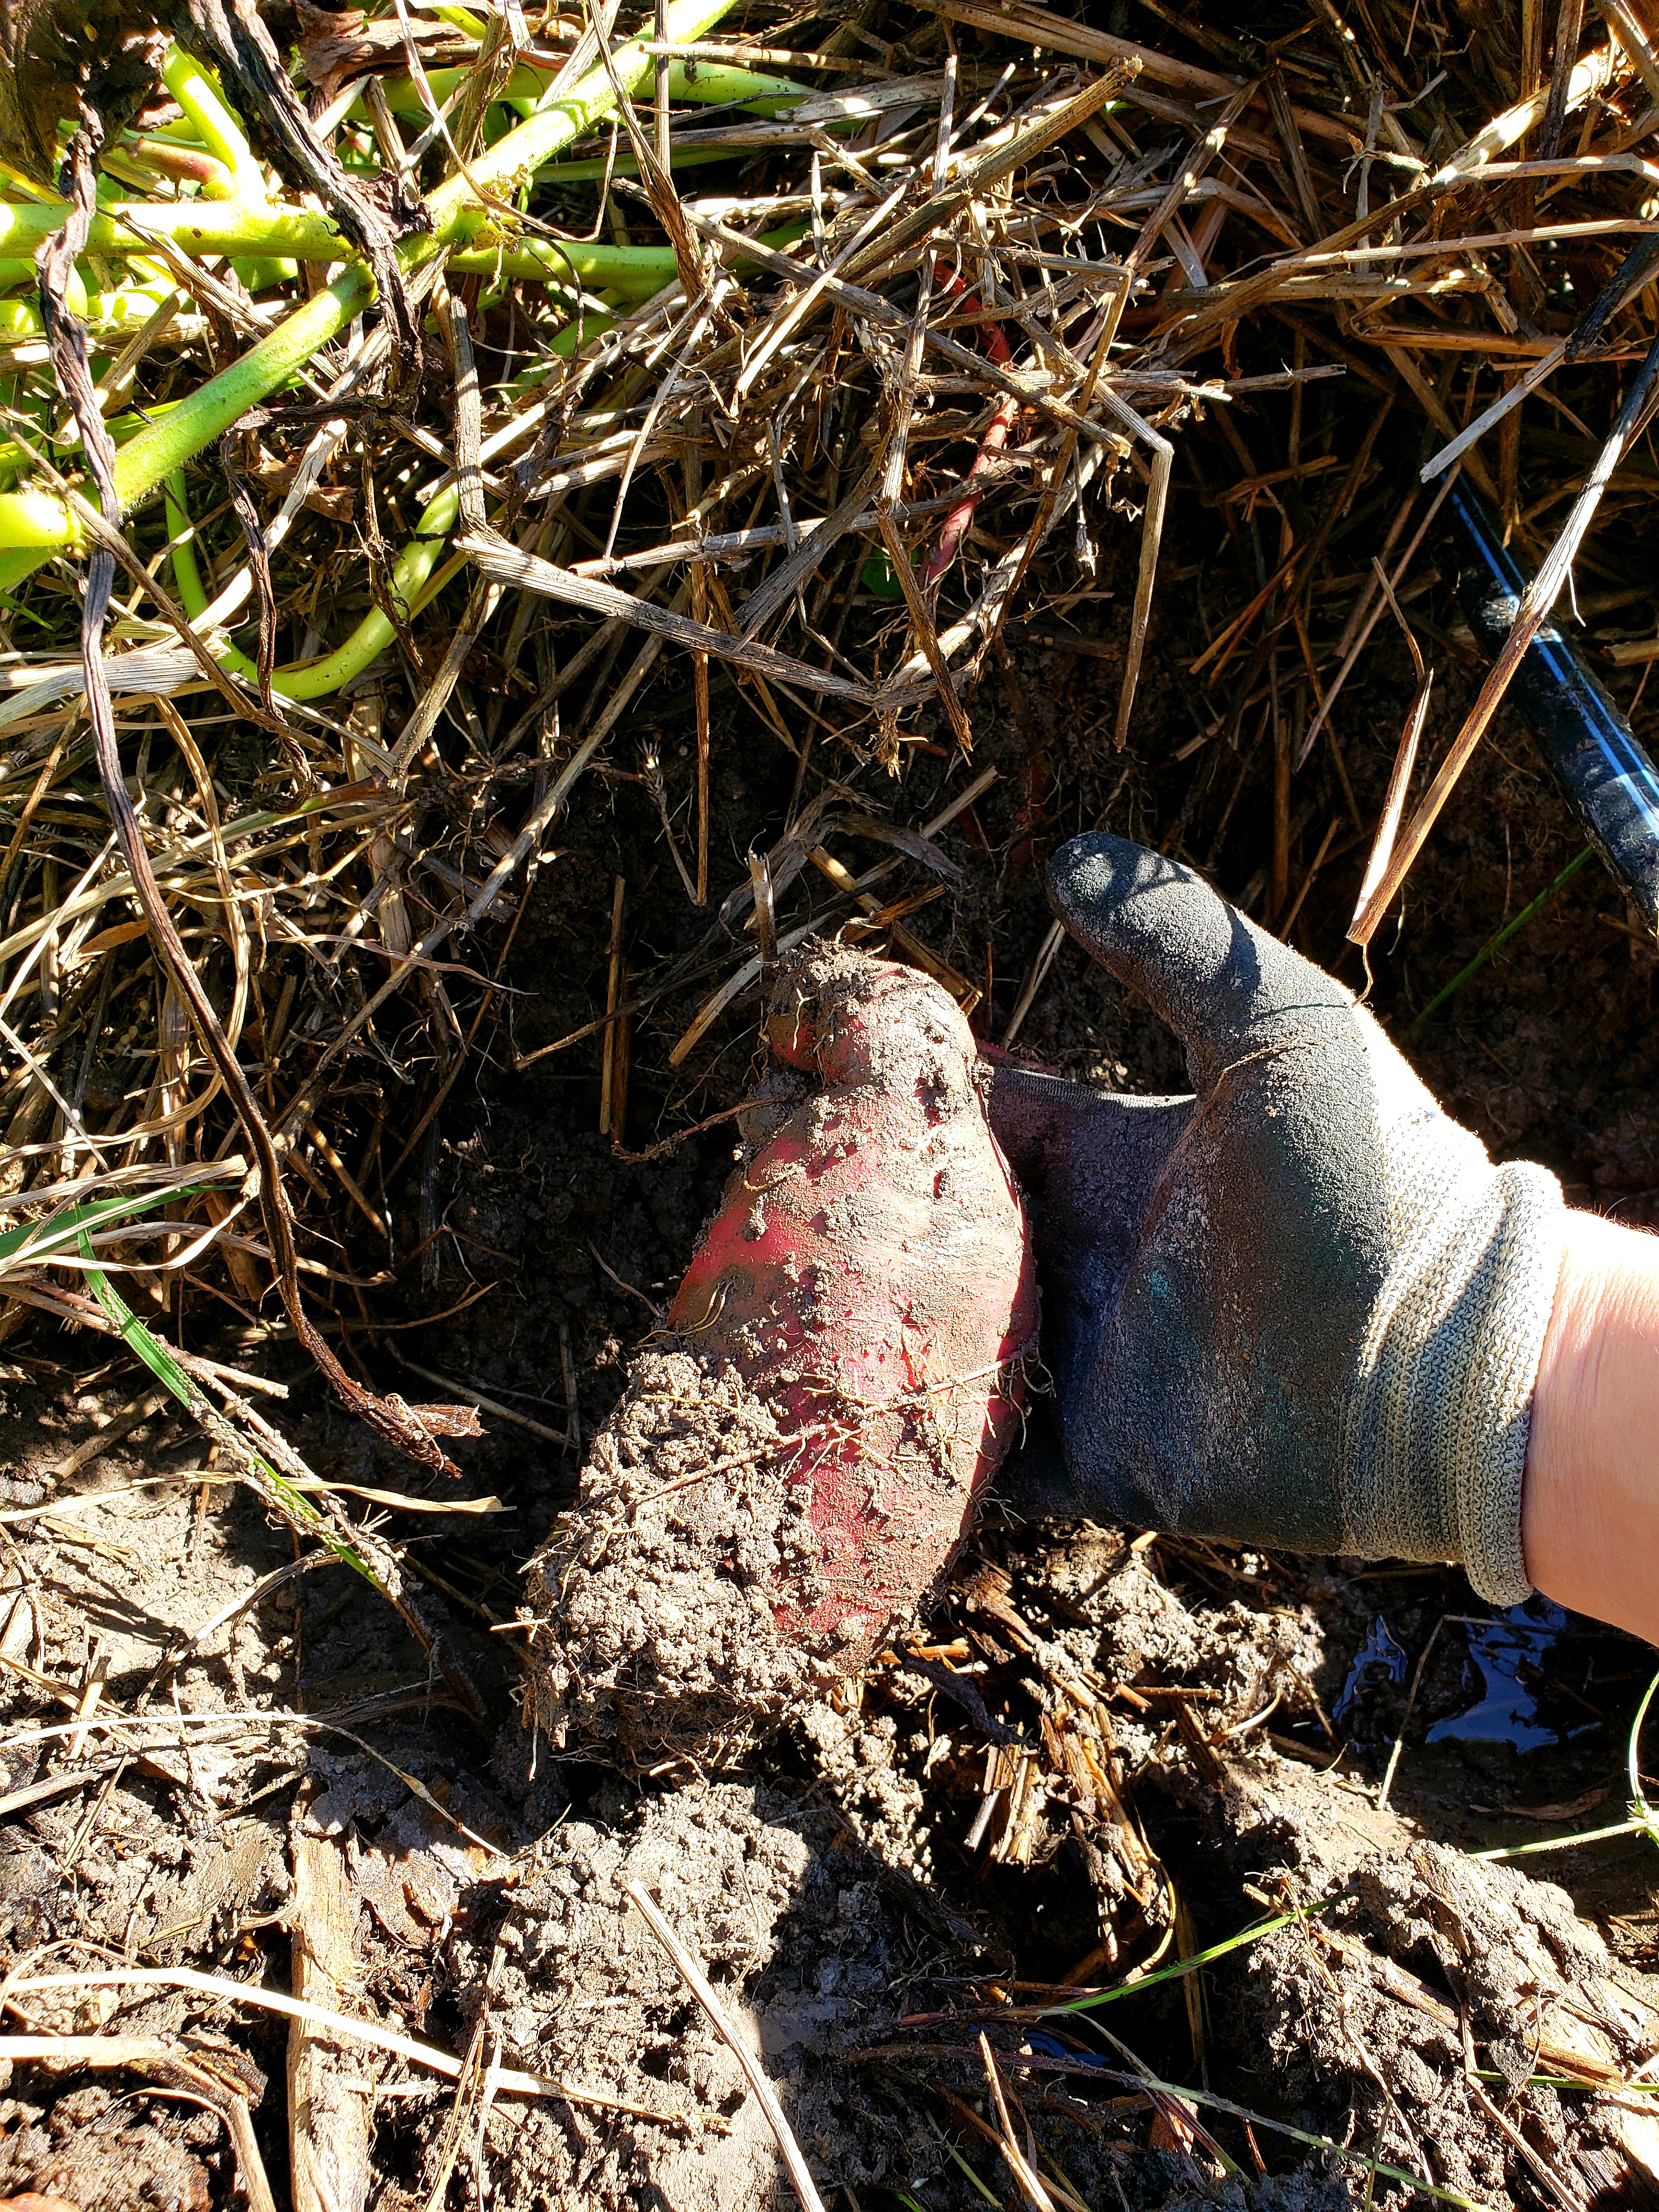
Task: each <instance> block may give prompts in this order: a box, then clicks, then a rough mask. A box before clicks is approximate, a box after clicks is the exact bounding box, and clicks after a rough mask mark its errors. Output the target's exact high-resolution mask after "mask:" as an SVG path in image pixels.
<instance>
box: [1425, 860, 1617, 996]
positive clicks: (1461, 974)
mask: <svg viewBox="0 0 1659 2212" xmlns="http://www.w3.org/2000/svg"><path fill="white" fill-rule="evenodd" d="M1594 851H1595V846H1594V845H1586V846H1585V848H1584V849H1583V852H1582V853H1580V854H1578V855H1577V858H1576V859H1574V860H1569V861H1568V863H1567V865H1566V866H1565V868H1563V869H1562V871H1561V872H1560V874H1559V876H1558V877H1557V878H1556V879H1555V881H1554V882H1553V884H1547V885H1546V886H1545V888H1544V889H1543V890H1541V891H1540V892H1539V894H1538V896H1537V897H1536V898H1535V899H1534V900H1533V902H1532V903H1531V905H1530V906H1523V907H1522V909H1521V911H1520V913H1519V914H1517V915H1516V917H1515V919H1514V921H1506V922H1505V923H1504V927H1502V929H1500V930H1499V931H1498V934H1497V935H1496V936H1495V937H1491V938H1488V939H1487V940H1486V943H1485V944H1484V945H1482V946H1481V948H1480V951H1478V952H1477V953H1476V954H1475V956H1474V959H1473V960H1471V961H1470V963H1469V964H1468V967H1467V968H1460V969H1458V971H1457V973H1456V975H1454V976H1453V977H1452V979H1451V981H1450V982H1449V983H1448V984H1447V985H1446V986H1445V987H1444V988H1443V989H1442V990H1438V991H1437V992H1436V993H1435V994H1434V996H1433V998H1431V1000H1429V1003H1428V1005H1427V1006H1425V1007H1424V1009H1423V1011H1422V1012H1421V1013H1420V1014H1419V1015H1418V1016H1417V1017H1416V1018H1415V1019H1414V1020H1413V1022H1412V1023H1411V1024H1410V1027H1409V1028H1408V1029H1407V1032H1406V1034H1407V1036H1410V1035H1411V1032H1412V1030H1415V1029H1420V1028H1421V1027H1422V1025H1423V1024H1424V1023H1425V1021H1427V1019H1428V1018H1429V1016H1430V1015H1431V1013H1433V1012H1435V1010H1436V1009H1437V1007H1440V1006H1444V1005H1445V1003H1446V1001H1447V1000H1448V999H1449V998H1450V997H1451V996H1452V994H1453V993H1454V992H1456V991H1461V990H1462V987H1463V986H1464V984H1465V983H1467V982H1468V980H1469V978H1470V976H1471V975H1475V974H1476V973H1478V971H1479V970H1480V969H1482V968H1484V967H1485V966H1486V963H1487V961H1488V960H1490V959H1491V958H1492V955H1493V953H1494V952H1501V951H1503V949H1504V946H1505V945H1507V944H1508V943H1509V941H1510V938H1512V937H1513V936H1514V935H1515V934H1516V932H1517V931H1519V930H1522V929H1524V928H1525V927H1526V926H1527V924H1528V922H1529V921H1531V920H1532V918H1533V916H1534V915H1535V914H1537V913H1538V912H1539V911H1540V909H1541V908H1544V907H1547V905H1548V904H1549V902H1550V901H1551V900H1552V899H1553V897H1554V896H1555V894H1556V893H1557V891H1559V890H1560V888H1561V886H1562V884H1565V882H1566V880H1567V878H1569V877H1570V876H1576V875H1577V872H1578V871H1579V869H1580V868H1582V867H1583V865H1584V863H1585V861H1586V860H1589V856H1590V854H1592V853H1593V852H1594Z"/></svg>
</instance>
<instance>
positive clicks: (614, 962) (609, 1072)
mask: <svg viewBox="0 0 1659 2212" xmlns="http://www.w3.org/2000/svg"><path fill="white" fill-rule="evenodd" d="M627 890H628V886H627V884H625V883H624V881H623V878H622V877H620V876H618V877H617V878H616V879H615V881H614V882H613V883H612V884H611V964H610V967H609V969H608V970H607V972H606V975H605V1014H606V1017H607V1019H606V1022H605V1056H604V1060H603V1062H602V1064H601V1066H600V1070H599V1133H600V1135H601V1136H608V1135H609V1134H610V1133H611V1087H612V1085H613V1084H614V1082H615V1080H616V1071H617V1032H618V1030H619V1028H620V1024H618V1022H617V1007H618V1006H621V1004H622V999H623V991H622V964H623V960H622V942H623V938H622V925H623V898H624V897H625V896H626V895H627Z"/></svg>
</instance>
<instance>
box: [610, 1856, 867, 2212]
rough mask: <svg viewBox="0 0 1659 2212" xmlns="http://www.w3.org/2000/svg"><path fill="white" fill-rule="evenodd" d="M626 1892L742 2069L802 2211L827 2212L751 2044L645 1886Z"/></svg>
mask: <svg viewBox="0 0 1659 2212" xmlns="http://www.w3.org/2000/svg"><path fill="white" fill-rule="evenodd" d="M623 1893H624V1895H625V1896H626V1897H627V1899H628V1901H629V1904H630V1905H632V1906H633V1907H634V1910H635V1911H636V1912H637V1913H638V1914H639V1916H640V1917H641V1920H643V1921H644V1923H645V1924H646V1926H647V1928H648V1929H650V1930H651V1933H652V1934H653V1936H655V1938H656V1940H657V1941H658V1942H659V1943H660V1944H661V1946H662V1948H663V1949H664V1950H665V1952H666V1953H667V1954H668V1956H669V1958H670V1959H671V1960H672V1961H673V1965H674V1969H675V1972H677V1973H678V1975H679V1977H680V1979H681V1980H682V1981H683V1982H684V1984H685V1986H686V1987H687V1989H689V1990H690V1992H691V1994H692V1996H694V1997H696V2001H697V2002H698V2003H699V2004H700V2005H701V2006H702V2009H703V2011H704V2013H705V2014H706V2015H707V2016H708V2021H709V2022H710V2024H711V2026H712V2027H714V2030H715V2032H716V2033H717V2034H718V2035H719V2036H720V2039H721V2040H722V2041H723V2042H724V2043H725V2044H726V2047H727V2049H728V2050H729V2051H731V2053H732V2057H734V2058H735V2059H736V2060H737V2062H738V2065H739V2066H740V2067H741V2068H742V2069H743V2072H744V2079H745V2080H746V2081H747V2082H748V2084H749V2086H750V2088H751V2089H752V2090H753V2091H754V2093H755V2097H756V2100H757V2103H758V2104H759V2106H760V2108H761V2110H762V2112H763V2113H764V2114H765V2115H766V2124H767V2125H768V2127H769V2128H770V2129H771V2130H772V2133H773V2136H775V2139H776V2142H777V2146H778V2154H779V2156H780V2157H781V2159H782V2160H783V2163H784V2167H785V2170H786V2172H787V2173H788V2176H789V2179H790V2182H791V2184H792V2185H793V2189H794V2191H795V2194H796V2196H797V2197H799V2199H800V2202H801V2207H802V2212H824V2203H823V2197H820V2196H819V2194H818V2190H817V2183H816V2182H815V2181H814V2180H813V2179H812V2172H811V2167H810V2166H808V2165H807V2163H806V2160H805V2159H804V2158H803V2157H802V2156H801V2154H800V2145H799V2143H798V2142H796V2141H795V2136H794V2130H793V2129H792V2128H791V2126H790V2124H789V2123H788V2121H787V2119H786V2118H785V2117H784V2112H783V2107H782V2106H781V2105H780V2104H779V2102H778V2099H777V2092H776V2091H775V2089H774V2088H773V2087H772V2084H771V2083H770V2082H769V2081H768V2080H767V2078H766V2075H765V2073H764V2071H763V2069H762V2067H761V2063H760V2061H759V2060H758V2059H757V2057H756V2056H755V2054H754V2052H753V2051H751V2050H750V2047H749V2045H748V2044H747V2042H746V2041H745V2040H744V2038H743V2037H742V2036H741V2035H739V2034H738V2031H737V2029H736V2028H735V2027H732V2023H731V2021H729V2020H728V2019H727V2018H726V2013H725V2011H724V2009H723V2008H722V2007H721V2004H720V1999H719V1998H718V1997H717V1996H715V1995H714V1990H713V1988H712V1987H711V1986H710V1984H709V1980H708V1976H707V1975H706V1974H705V1973H704V1972H703V1971H702V1967H701V1966H698V1964H697V1962H696V1960H695V1959H694V1958H693V1957H692V1956H691V1954H690V1952H689V1951H688V1950H687V1949H686V1948H685V1946H684V1943H682V1942H681V1941H680V1939H679V1937H678V1936H677V1935H676V1934H675V1933H674V1931H673V1929H671V1927H670V1926H669V1924H668V1923H667V1921H666V1920H665V1919H664V1917H663V1916H662V1914H661V1912H660V1911H659V1910H658V1908H657V1905H656V1904H655V1902H654V1901H653V1899H652V1897H651V1896H650V1894H649V1893H648V1892H647V1890H646V1888H645V1886H644V1884H643V1883H642V1882H640V1881H635V1880H633V1879H630V1880H629V1881H626V1882H624V1883H623Z"/></svg>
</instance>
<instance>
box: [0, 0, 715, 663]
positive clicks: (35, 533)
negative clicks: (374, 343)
mask: <svg viewBox="0 0 1659 2212" xmlns="http://www.w3.org/2000/svg"><path fill="white" fill-rule="evenodd" d="M731 6H732V0H673V4H671V6H670V7H669V9H668V21H667V24H666V32H667V41H668V43H670V44H671V45H675V46H683V45H687V44H689V43H690V41H691V40H695V39H697V38H700V37H701V36H702V33H704V32H705V31H707V30H708V29H709V28H710V27H712V26H713V25H714V24H715V23H717V22H718V21H720V17H721V16H722V15H725V14H726V12H727V10H728V9H730V7H731ZM613 59H614V63H615V67H616V73H617V78H618V80H619V81H620V82H622V83H623V85H625V86H628V87H629V88H635V87H640V86H642V85H643V84H644V83H645V82H646V80H647V76H651V75H652V74H653V69H654V64H653V61H652V58H651V57H650V55H649V54H648V53H647V52H646V50H645V48H644V46H642V45H641V42H640V41H639V40H629V41H628V42H627V44H625V45H624V46H620V47H618V48H617V52H616V54H615V56H614V57H613ZM615 105H616V93H615V90H614V89H613V87H612V83H611V77H610V76H609V75H608V73H607V72H606V71H605V70H604V69H603V68H596V69H592V70H589V71H588V72H587V73H586V76H583V77H582V78H581V80H580V82H578V83H577V84H576V85H575V86H574V87H573V88H572V89H571V91H570V92H569V94H568V95H567V96H566V97H565V98H564V99H563V100H559V101H557V102H556V103H554V104H550V105H549V106H546V107H544V108H542V109H540V110H539V111H538V112H537V113H536V114H534V115H532V117H531V118H529V120H528V121H527V122H525V123H521V124H520V125H519V126H518V128H517V129H516V130H513V131H508V132H507V136H506V137H504V138H501V139H500V140H498V141H497V143H495V145H494V146H491V147H489V148H488V149H486V150H485V151H484V152H483V153H482V154H481V155H479V156H478V158H477V161H475V162H474V163H473V164H472V167H471V174H470V176H455V177H452V178H449V179H447V180H446V181H445V182H444V183H443V184H441V185H439V186H438V187H437V189H436V190H435V191H433V192H431V193H429V194H428V197H427V200H426V203H425V204H426V209H427V213H428V216H430V217H431V220H432V228H431V230H430V231H428V232H421V233H417V234H414V235H412V236H410V237H408V238H405V239H404V240H403V242H402V243H401V244H400V245H399V246H398V260H399V262H400V263H401V264H402V265H403V267H404V270H406V271H409V272H410V273H413V271H415V270H417V269H420V268H422V266H424V264H426V263H427V262H428V261H430V260H431V259H432V258H434V257H435V255H438V254H441V253H442V252H444V251H445V249H446V248H447V247H450V246H459V245H478V246H482V245H483V243H484V242H485V237H486V235H487V234H489V233H490V232H491V231H492V230H493V229H495V227H496V225H497V223H498V218H497V216H495V212H494V210H492V209H490V208H489V207H485V206H481V205H479V204H477V201H476V200H475V199H474V197H473V193H474V190H475V187H476V189H477V191H479V192H482V193H483V194H486V195H488V196H489V197H490V198H491V199H492V200H495V201H498V202H504V203H506V204H507V206H508V207H511V206H513V204H515V203H516V201H517V198H518V196H519V194H520V192H522V191H525V190H526V189H527V187H528V186H529V185H530V184H531V183H532V181H533V179H534V178H535V175H536V173H537V171H538V169H540V168H541V167H543V166H544V163H546V162H547V161H550V160H551V159H552V157H553V155H556V154H557V153H559V152H561V151H562V149H564V148H565V147H567V146H568V145H569V144H570V143H572V142H573V140H574V139H576V138H579V137H583V136H585V135H586V133H587V132H588V131H591V130H592V128H593V127H594V125H596V124H597V123H598V122H599V120H600V119H601V118H603V117H605V115H607V114H609V113H610V112H611V109H612V108H613V107H614V106H615ZM9 212H10V213H12V214H15V215H19V216H21V215H26V214H28V213H30V212H32V211H31V210H24V209H13V210H9ZM248 214H249V219H250V221H251V220H252V210H249V211H248ZM0 242H4V241H3V240H0ZM503 242H506V240H504V241H503ZM238 250H239V251H241V250H247V251H252V250H253V248H252V244H251V243H250V245H249V246H247V247H246V248H239V249H238ZM265 250H266V251H270V252H293V251H294V249H293V247H292V246H276V245H275V244H274V243H271V242H270V241H267V242H266V246H265ZM373 296H374V283H373V280H372V279H371V278H370V276H369V274H368V270H367V269H366V268H364V267H363V265H362V264H361V263H355V264H352V265H351V266H350V267H349V268H347V269H345V270H342V271H341V273H340V275H339V276H337V277H336V278H335V280H334V282H333V283H331V284H330V285H328V286H326V287H325V289H323V290H322V291H320V292H319V293H318V294H317V295H315V296H314V297H313V298H312V299H310V300H307V301H306V302H305V304H304V306H303V307H296V308H295V311H294V313H292V314H291V315H289V317H288V319H286V320H285V321H284V322H283V323H281V324H279V325H277V327H276V329H275V330H274V331H271V332H270V335H269V336H268V337H264V338H261V339H260V340H259V342H258V344H257V345H255V346H252V348H250V349H249V350H248V351H247V352H246V354H244V355H243V356H242V357H241V359H240V361H238V362H234V363H233V364H232V366H231V367H230V368H227V369H224V370H222V371H221V373H220V374H218V375H217V376H216V377H213V378H211V379H210V380H209V382H208V383H206V384H204V385H203V386H201V387H200V389H199V390H198V391H196V392H191V395H190V397H189V398H187V399H185V400H184V401H183V402H181V404H179V407H178V408H177V409H176V410H175V411H174V412H173V414H172V415H170V416H168V417H167V419H166V420H165V421H164V422H157V423H156V424H155V426H154V428H150V429H147V430H145V431H143V433H141V434H140V435H139V436H137V437H136V438H135V439H134V440H133V441H132V442H131V444H130V445H128V446H126V447H124V448H123V449H122V451H121V452H120V453H118V455H117V456H116V461H115V489H116V491H117V494H118V497H119V499H120V501H121V507H122V510H123V512H124V513H125V512H127V511H130V510H131V507H133V506H134V505H135V504H136V503H137V501H139V500H141V499H143V498H145V497H147V496H148V495H149V494H151V493H152V492H154V491H155V490H156V489H157V488H158V487H159V486H160V485H161V483H163V481H164V480H165V479H166V478H167V477H169V476H171V475H172V473H173V471H174V470H175V469H177V468H179V467H180V466H181V465H183V464H184V463H185V461H187V460H190V459H192V458H193V457H194V456H195V455H196V454H197V453H200V452H201V450H202V448H203V447H204V446H207V445H210V444H211V442H212V441H214V440H215V439H216V438H218V437H221V436H222V435H223V434H224V432H225V431H227V430H228V429H229V428H230V427H231V425H232V424H233V423H234V422H237V421H238V420H239V419H240V417H241V416H243V415H245V414H246V412H247V410H249V408H251V407H255V406H258V404H259V402H260V401H261V400H262V399H264V398H267V397H268V396H269V394H270V393H271V392H274V391H276V389H277V388H278V387H279V386H281V385H283V384H285V383H287V381H288V380H289V378H290V377H291V376H292V375H294V374H295V371H296V370H297V369H299V368H302V367H303V366H304V364H305V363H306V362H307V361H309V360H310V359H311V357H312V356H313V354H315V353H317V352H318V351H319V349H321V348H322V347H324V346H325V345H326V344H327V343H329V341H330V339H331V338H333V337H337V336H338V335H339V333H340V332H341V331H343V329H344V328H345V327H346V325H347V324H348V323H349V321H350V320H351V319H352V317H353V316H354V315H356V314H358V313H361V312H362V309H363V307H366V306H367V305H368V301H370V300H371V299H372V298H373ZM81 542H82V532H81V526H80V524H79V523H78V522H77V521H76V519H75V517H74V516H73V515H72V514H71V513H70V510H69V508H68V507H66V506H65V505H64V501H62V500H60V499H58V498H57V497H56V496H54V495H52V494H51V493H49V492H44V491H31V490H21V491H15V492H6V493H0V548H4V549H7V550H9V551H10V552H12V553H13V554H14V555H16V556H29V557H26V558H25V559H24V565H23V567H22V568H21V571H20V570H19V569H18V568H16V567H15V562H14V561H13V560H0V588H3V587H4V586H6V585H8V584H10V583H13V582H15V581H16V580H18V577H19V574H27V570H28V568H30V567H33V566H36V565H38V563H39V562H40V561H41V560H45V559H46V558H48V557H49V556H51V555H52V554H54V553H64V552H67V551H69V550H71V549H73V548H78V546H79V545H80V544H81ZM405 550H407V549H405ZM388 635H390V632H388Z"/></svg>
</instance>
